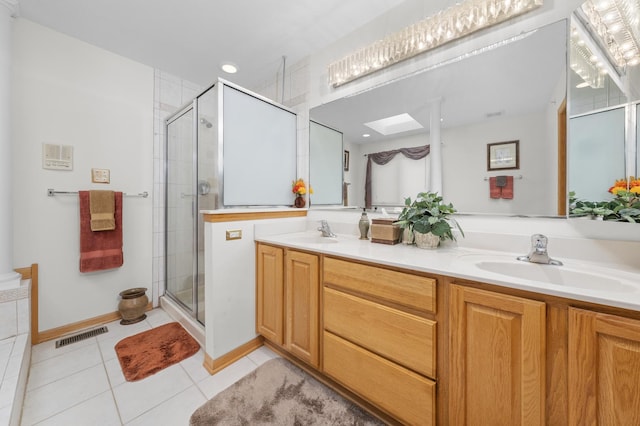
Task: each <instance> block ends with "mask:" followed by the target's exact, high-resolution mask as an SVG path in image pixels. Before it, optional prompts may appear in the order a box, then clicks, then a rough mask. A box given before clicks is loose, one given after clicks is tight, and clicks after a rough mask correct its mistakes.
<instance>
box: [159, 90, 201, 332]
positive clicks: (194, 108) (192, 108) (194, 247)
mask: <svg viewBox="0 0 640 426" xmlns="http://www.w3.org/2000/svg"><path fill="white" fill-rule="evenodd" d="M189 112H192V114H193V119H192V126H193V133H192V162H191V164H192V167H193V168H192V170H193V173H192V183H191V191H192V194H191V195H192V202H191V211H192V216H193V218H194V221H193V226H192V244H191V252H192V262H191V276H192V280H191V300H192V305H193V307H192V308H190V307H189V306H187V305H186V304H185V303H184V302H183V301H182V300H180V298H179V297H177V296H176V295H174V294H173V293H171V292H170V291H169V280H168V272H169V271H168V270H169V268H168V262H169V260H168V259H169V256H168V253H169V250H168V249H169V238H168V235H169V220H168V209H169V166H168V162H169V158H168V155H169V125H170V124H171V123H173V122H175V121H177V120H179V119H180V117H182V116H183V115H185V114H187V113H189ZM164 127H165V128H164V130H165V131H164V139H165V140H164V153H165V158H164V181H165V187H164V195H165V206H164V212H165V214H164V216H165V223H164V230H165V238H164V253H165V255H164V265H165V267H164V275H165V280H164V281H165V286H164V287H165V288H164V294H165V295H166V296H168V297H169V298H170V299H171V300H173V301H174V302H176V303H177V304H179V305H180V307H181V308H182V309H183V310H184V311H185V312H186V313H188V314H189V315H190V316H191V317H192V318H193V319H194V320H196V321H198V322H200V320H199V319H198V312H199V308H200V306H199V302H198V281H199V278H200V276H199V275H200V274H199V269H198V196H197V194H198V98H197V97H196V98H194V99H193V100H192V101H191V102H190V103H188V104H186V105H185V106H183V107H182V108H180V109H179V110H178V111H176V112H175V113H173V114H171V115H170V116H168V117H167V118H166V119H165V120H164ZM200 324H202V325H204V324H203V323H202V322H200Z"/></svg>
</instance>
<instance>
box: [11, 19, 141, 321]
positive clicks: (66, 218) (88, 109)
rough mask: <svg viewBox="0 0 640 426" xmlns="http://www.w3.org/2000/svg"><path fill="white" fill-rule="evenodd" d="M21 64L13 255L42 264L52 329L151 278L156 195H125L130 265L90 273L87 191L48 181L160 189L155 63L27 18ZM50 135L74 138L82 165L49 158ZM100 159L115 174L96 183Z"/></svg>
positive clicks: (44, 311) (17, 66) (44, 305)
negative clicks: (83, 225) (83, 218)
mask: <svg viewBox="0 0 640 426" xmlns="http://www.w3.org/2000/svg"><path fill="white" fill-rule="evenodd" d="M12 65H13V72H12V87H13V96H12V113H13V118H12V119H13V122H12V124H13V131H12V144H13V165H14V173H13V185H14V186H13V192H14V206H13V209H14V218H15V219H14V261H15V264H16V266H25V265H29V264H31V263H38V264H39V265H40V275H39V278H40V283H39V284H40V287H39V301H40V312H39V320H40V327H39V328H40V330H41V331H43V330H48V329H51V328H54V327H59V326H62V325H66V324H70V323H73V322H77V321H82V320H84V319H88V318H92V317H95V316H99V315H102V314H107V313H111V312H115V311H117V305H118V293H119V292H120V291H122V290H124V289H127V288H130V287H148V288H150V287H151V280H152V275H151V272H152V267H151V265H152V258H151V256H152V245H151V242H152V212H151V209H152V199H151V197H149V198H146V199H145V198H128V197H127V198H125V200H124V203H123V236H124V241H123V248H124V265H123V266H122V267H121V268H118V269H113V270H109V271H102V272H96V273H90V274H81V273H80V272H79V269H78V264H79V218H78V198H77V196H62V195H60V196H55V197H48V196H47V195H46V190H47V188H54V189H56V190H66V191H77V190H82V189H110V190H118V191H124V192H126V193H138V192H142V191H149V192H150V193H151V192H152V185H153V168H152V159H153V95H154V92H153V69H152V68H149V67H147V66H144V65H141V64H139V63H135V62H132V61H130V60H128V59H125V58H122V57H120V56H116V55H114V54H111V53H109V52H107V51H105V50H102V49H99V48H96V47H93V46H91V45H89V44H86V43H83V42H80V41H78V40H76V39H72V38H70V37H67V36H65V35H62V34H60V33H57V32H54V31H51V30H49V29H47V28H44V27H42V26H40V25H37V24H35V23H33V22H29V21H27V20H24V19H18V20H16V22H15V25H14V45H13V58H12ZM45 142H49V143H56V144H66V145H72V146H73V147H74V164H73V171H51V170H44V169H43V168H42V159H41V151H42V144H43V143H45ZM91 168H106V169H110V170H111V184H110V185H98V184H92V183H91ZM149 293H151V292H150V291H149Z"/></svg>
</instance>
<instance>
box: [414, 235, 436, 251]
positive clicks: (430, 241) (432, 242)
mask: <svg viewBox="0 0 640 426" xmlns="http://www.w3.org/2000/svg"><path fill="white" fill-rule="evenodd" d="M413 235H414V237H415V239H416V246H418V247H419V248H422V249H434V248H437V247H438V245H440V237H439V236H437V235H434V234H432V233H431V232H427V233H426V234H423V233H421V232H415V231H414V233H413Z"/></svg>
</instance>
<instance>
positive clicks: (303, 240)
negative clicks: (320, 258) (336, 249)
mask: <svg viewBox="0 0 640 426" xmlns="http://www.w3.org/2000/svg"><path fill="white" fill-rule="evenodd" d="M291 242H296V243H300V244H335V243H337V242H338V239H337V238H332V237H323V236H321V235H317V236H315V235H313V236H311V235H310V236H302V237H296V238H292V239H291Z"/></svg>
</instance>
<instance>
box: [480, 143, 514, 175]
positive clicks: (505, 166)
mask: <svg viewBox="0 0 640 426" xmlns="http://www.w3.org/2000/svg"><path fill="white" fill-rule="evenodd" d="M519 168H520V141H508V142H496V143H488V144H487V170H488V171H492V170H513V169H519Z"/></svg>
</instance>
